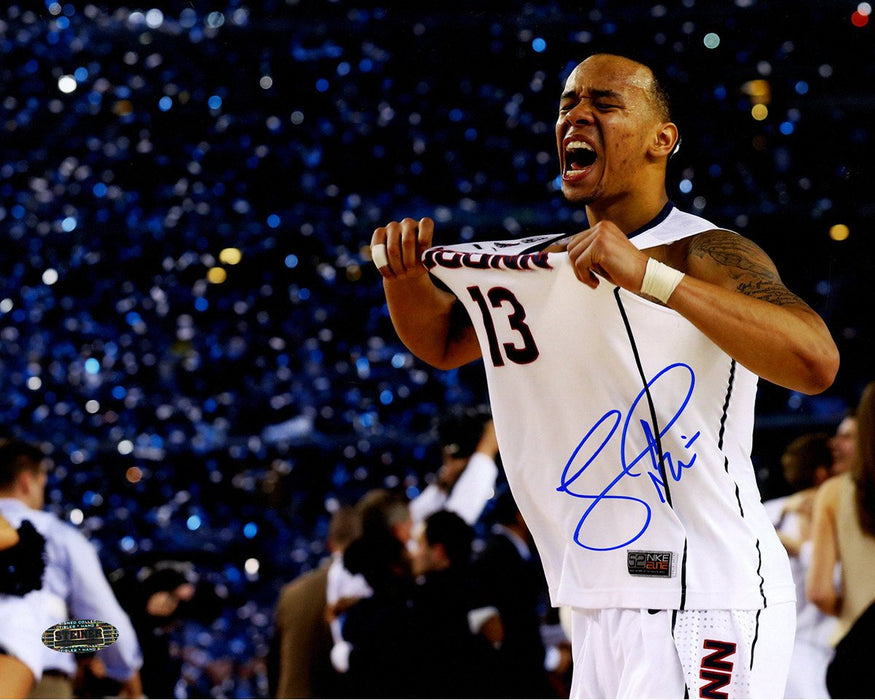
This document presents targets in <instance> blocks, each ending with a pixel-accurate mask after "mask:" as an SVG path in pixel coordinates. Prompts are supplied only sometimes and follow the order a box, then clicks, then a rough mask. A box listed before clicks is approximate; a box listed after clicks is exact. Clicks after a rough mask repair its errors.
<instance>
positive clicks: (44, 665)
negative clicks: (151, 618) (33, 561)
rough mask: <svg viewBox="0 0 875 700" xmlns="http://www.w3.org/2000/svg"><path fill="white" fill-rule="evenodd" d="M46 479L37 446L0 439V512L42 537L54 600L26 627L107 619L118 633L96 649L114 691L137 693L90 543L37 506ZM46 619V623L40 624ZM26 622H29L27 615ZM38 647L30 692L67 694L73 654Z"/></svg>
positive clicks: (133, 654) (134, 666) (129, 643)
mask: <svg viewBox="0 0 875 700" xmlns="http://www.w3.org/2000/svg"><path fill="white" fill-rule="evenodd" d="M46 482H47V460H46V458H45V455H44V454H43V451H42V450H41V449H40V448H39V447H37V446H36V445H32V444H30V443H28V442H24V441H22V440H15V439H8V440H4V441H2V442H0V514H2V515H3V516H4V517H5V518H6V520H7V521H8V522H9V523H10V524H11V525H12V526H13V527H15V528H19V527H21V526H22V525H23V524H24V523H25V522H29V523H31V524H32V525H33V527H34V528H36V530H37V531H38V532H39V533H40V535H41V536H42V537H44V538H45V542H46V570H45V574H44V578H43V588H44V589H45V591H46V592H47V593H48V594H50V595H51V596H52V601H53V603H54V605H52V607H51V609H48V610H43V611H42V613H43V619H42V620H41V621H40V622H37V623H36V626H39V627H40V629H39V630H33V629H31V630H30V631H31V633H32V634H36V635H37V638H38V635H40V634H41V633H42V632H43V631H44V630H45V629H46V628H47V627H49V626H50V625H51V624H55V623H59V622H65V621H68V620H73V619H77V620H99V621H101V622H108V623H109V624H111V625H113V626H114V627H115V628H116V629H117V630H118V639H117V640H116V641H115V642H114V643H113V644H111V645H109V646H107V647H105V648H103V649H101V650H100V651H99V652H98V653H97V655H98V657H99V658H100V659H101V661H102V662H103V664H104V666H105V667H106V671H107V674H108V675H109V676H110V677H111V678H114V679H116V680H118V681H119V682H120V683H121V684H122V685H121V688H120V691H119V697H140V695H141V694H142V685H141V681H140V673H139V670H140V667H141V666H142V663H143V658H142V654H141V652H140V645H139V642H138V641H137V635H136V633H135V632H134V628H133V625H132V624H131V621H130V618H129V617H128V615H127V613H126V612H125V611H124V610H123V609H122V607H121V605H119V603H118V600H117V599H116V597H115V595H114V593H113V591H112V588H111V587H110V585H109V582H108V581H107V580H106V577H105V575H104V573H103V568H102V566H101V563H100V559H99V557H98V556H97V552H96V550H95V549H94V546H93V545H92V544H91V543H90V542H89V541H88V540H87V539H85V537H84V536H83V535H82V534H81V533H80V532H79V531H78V530H76V529H75V528H73V527H72V526H70V525H68V524H67V523H64V522H62V521H61V520H59V519H58V518H57V517H55V516H54V515H52V514H50V513H47V512H45V511H43V508H44V506H45V487H46ZM37 619H40V618H37ZM46 619H48V624H44V623H45V620H46ZM15 622H20V620H17V621H15ZM28 623H29V624H31V625H33V624H34V623H33V622H31V621H30V620H28ZM7 624H8V623H7ZM0 626H2V625H0ZM40 646H42V644H41V643H40ZM41 652H42V653H41V656H40V657H39V659H38V660H36V661H34V662H33V665H32V666H31V669H32V671H33V674H34V677H35V678H36V679H37V681H38V683H39V682H40V681H41V680H42V679H45V681H46V683H45V684H44V685H43V686H42V687H40V686H37V688H36V689H35V690H34V691H33V692H34V694H35V695H36V696H38V697H72V696H73V679H74V678H75V676H76V673H77V670H78V669H77V663H76V657H75V655H73V654H66V653H62V652H57V651H53V650H51V649H48V648H45V647H43V648H42V650H41ZM25 661H27V660H25Z"/></svg>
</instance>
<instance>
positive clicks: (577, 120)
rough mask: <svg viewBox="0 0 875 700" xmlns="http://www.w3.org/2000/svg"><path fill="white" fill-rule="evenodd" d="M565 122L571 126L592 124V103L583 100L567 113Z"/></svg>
mask: <svg viewBox="0 0 875 700" xmlns="http://www.w3.org/2000/svg"><path fill="white" fill-rule="evenodd" d="M565 121H567V122H568V123H569V124H591V123H592V102H591V101H590V100H588V99H582V100H580V101H579V102H578V103H577V104H575V105H574V106H573V107H572V108H571V109H569V110H568V111H567V112H566V113H565Z"/></svg>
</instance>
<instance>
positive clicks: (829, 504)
mask: <svg viewBox="0 0 875 700" xmlns="http://www.w3.org/2000/svg"><path fill="white" fill-rule="evenodd" d="M848 478H849V477H848V476H847V475H846V474H838V475H836V476H833V477H830V478H829V479H827V480H826V481H824V482H823V483H822V484H821V485H820V486H819V487H818V489H817V495H816V496H815V500H814V507H815V508H816V509H819V510H823V511H827V512H830V513H835V511H836V510H837V509H838V505H839V498H840V496H841V492H842V487H843V486H844V484H845V482H846V481H847V479H848Z"/></svg>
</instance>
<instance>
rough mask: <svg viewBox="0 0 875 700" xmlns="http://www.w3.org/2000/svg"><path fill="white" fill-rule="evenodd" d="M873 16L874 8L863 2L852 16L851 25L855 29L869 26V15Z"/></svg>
mask: <svg viewBox="0 0 875 700" xmlns="http://www.w3.org/2000/svg"><path fill="white" fill-rule="evenodd" d="M871 14H872V6H871V5H870V4H869V3H868V2H861V3H860V4H859V5H857V9H856V10H855V11H854V13H853V14H852V15H851V24H853V25H854V26H855V27H865V26H866V25H867V24H869V15H871Z"/></svg>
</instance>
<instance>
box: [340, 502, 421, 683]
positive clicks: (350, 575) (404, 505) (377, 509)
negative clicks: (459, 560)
mask: <svg viewBox="0 0 875 700" xmlns="http://www.w3.org/2000/svg"><path fill="white" fill-rule="evenodd" d="M355 509H356V511H357V516H358V519H359V529H360V535H359V536H358V537H357V538H356V539H355V540H353V541H352V542H351V543H350V544H349V546H348V547H347V549H346V550H344V552H343V555H342V556H337V557H334V558H333V560H332V562H331V565H330V567H329V570H328V590H327V594H326V599H327V604H326V608H325V614H326V617H327V618H328V621H329V624H330V626H331V635H332V642H333V644H332V648H331V664H332V666H333V667H334V668H335V669H336V670H337V671H338V672H339V673H346V672H347V671H348V670H349V654H350V651H351V646H350V643H349V641H348V640H346V639H345V638H344V634H343V624H344V619H345V615H346V611H347V610H348V609H349V608H350V607H351V606H352V605H354V604H355V603H357V602H358V601H360V600H363V599H365V598H369V597H371V596H372V595H373V594H374V589H373V585H372V583H371V579H376V580H379V582H380V583H381V584H382V583H387V582H388V583H392V582H394V573H395V572H392V571H386V570H385V569H384V568H383V564H385V565H386V566H389V561H388V559H389V558H391V556H394V551H393V550H394V547H395V545H394V542H393V540H394V541H396V542H398V543H400V544H401V545H402V548H403V550H404V551H406V550H407V547H408V545H409V543H410V540H411V536H412V532H413V521H412V520H411V518H410V506H409V501H408V499H407V497H406V496H405V495H404V494H402V493H400V492H397V491H392V490H390V489H382V488H378V489H372V490H370V491H368V492H367V493H365V495H364V496H362V497H361V498H360V499H359V501H358V502H357V503H356V505H355ZM369 547H373V548H374V549H375V551H376V552H377V553H378V554H380V555H382V556H383V558H382V559H381V558H377V559H376V560H375V561H374V562H373V565H372V563H371V562H368V561H366V560H367V555H366V554H363V553H366V552H367V550H368V548H369ZM351 561H352V562H353V566H354V569H353V568H350V562H351ZM381 562H382V564H381ZM396 563H397V562H396ZM399 566H400V564H399ZM385 577H388V578H385Z"/></svg>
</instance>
